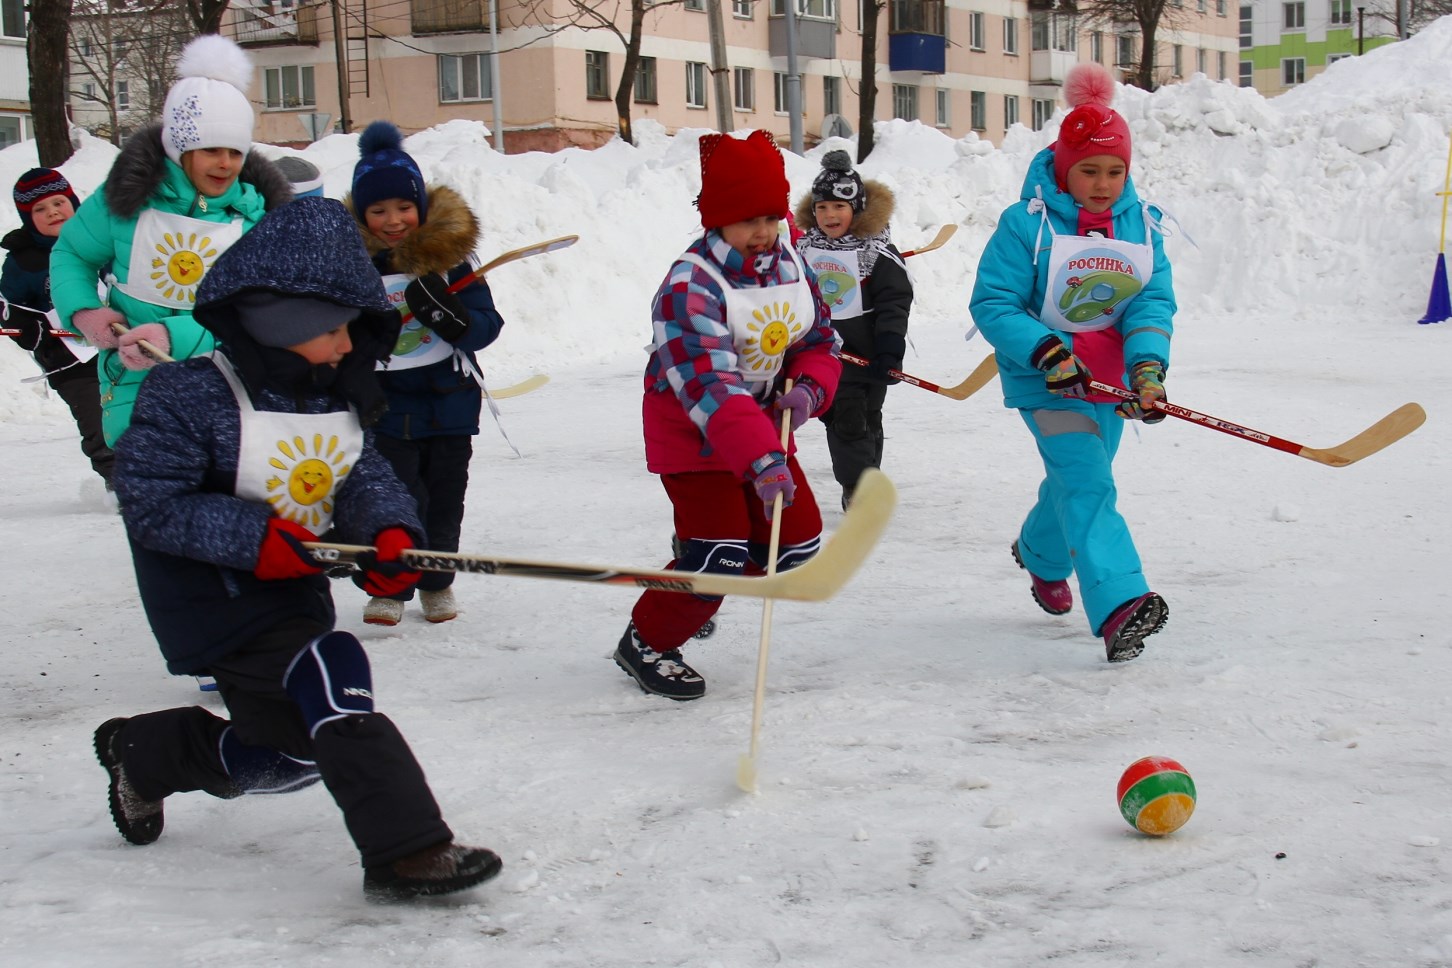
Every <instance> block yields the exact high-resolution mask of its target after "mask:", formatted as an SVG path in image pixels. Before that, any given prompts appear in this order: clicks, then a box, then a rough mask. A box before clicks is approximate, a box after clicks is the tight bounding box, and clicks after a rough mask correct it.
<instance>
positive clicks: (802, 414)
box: [771, 379, 826, 504]
mask: <svg viewBox="0 0 1452 968" xmlns="http://www.w3.org/2000/svg"><path fill="white" fill-rule="evenodd" d="M825 396H826V394H824V393H823V392H822V388H821V387H819V386H817V385H816V384H815V383H813V382H812V381H810V380H806V379H804V380H802V381H800V382H799V383H797V385H796V386H794V387H792V388H791V389H790V390H788V391H787V392H786V393H783V394H782V395H781V396H779V397H777V398H776V403H775V404H774V405H773V406H772V408H771V409H772V412H773V413H775V414H776V415H777V416H778V417H780V416H781V412H782V411H783V410H790V411H791V412H792V416H791V420H792V432H793V433H795V432H796V431H797V429H798V428H799V427H801V425H802V424H804V423H806V422H807V420H808V419H810V418H811V416H812V414H813V412H815V411H816V409H817V408H818V407H820V406H821V405H822V398H823V397H825ZM787 503H788V504H790V503H791V501H790V500H788V501H787Z"/></svg>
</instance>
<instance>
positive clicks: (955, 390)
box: [842, 353, 998, 400]
mask: <svg viewBox="0 0 1452 968" xmlns="http://www.w3.org/2000/svg"><path fill="white" fill-rule="evenodd" d="M842 361H843V362H844V363H851V364H853V365H854V366H869V365H870V363H869V362H868V361H867V360H866V359H864V358H862V357H860V356H857V355H855V354H853V353H843V354H842ZM887 373H888V375H889V376H891V377H892V378H893V379H896V380H901V381H902V382H903V383H906V384H908V385H909V386H915V387H921V388H922V389H924V390H928V391H931V392H933V393H941V394H942V395H943V396H945V397H948V398H949V399H952V400H967V399H968V398H969V397H971V396H973V394H975V393H977V392H978V391H979V390H982V389H983V388H984V387H986V386H988V384H990V383H992V382H993V378H994V377H995V376H997V375H998V359H997V358H996V357H993V356H989V357H985V358H984V360H983V362H982V363H979V364H978V366H976V367H975V368H974V369H973V372H972V373H970V374H968V378H967V379H965V380H964V381H963V382H962V383H959V384H958V385H957V386H952V387H940V386H938V385H937V384H936V383H933V382H931V381H929V380H924V379H923V378H922V377H917V376H913V375H912V374H911V373H904V372H903V371H902V370H888V371H887Z"/></svg>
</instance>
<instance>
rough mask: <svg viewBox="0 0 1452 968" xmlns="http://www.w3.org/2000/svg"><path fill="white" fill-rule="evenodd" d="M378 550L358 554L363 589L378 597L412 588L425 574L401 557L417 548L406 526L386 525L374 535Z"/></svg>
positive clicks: (388, 595)
mask: <svg viewBox="0 0 1452 968" xmlns="http://www.w3.org/2000/svg"><path fill="white" fill-rule="evenodd" d="M373 546H374V548H375V549H376V550H374V551H371V552H367V553H365V554H361V555H359V556H358V565H359V567H361V568H362V569H363V581H362V585H363V590H364V591H365V592H367V593H368V594H370V595H372V596H374V597H376V598H392V597H393V596H394V595H399V594H402V593H403V592H406V591H408V590H409V589H410V588H412V587H413V586H414V585H417V584H418V580H419V579H420V578H422V577H423V574H422V573H421V572H417V571H410V570H409V567H408V566H407V565H405V564H403V563H402V561H401V560H400V558H401V556H402V554H403V552H405V551H409V550H411V549H412V548H413V539H412V538H410V537H409V536H408V532H407V531H405V530H403V529H402V528H384V529H383V530H382V531H380V532H378V537H376V538H374V539H373Z"/></svg>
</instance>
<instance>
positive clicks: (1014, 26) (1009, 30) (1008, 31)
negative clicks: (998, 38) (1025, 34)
mask: <svg viewBox="0 0 1452 968" xmlns="http://www.w3.org/2000/svg"><path fill="white" fill-rule="evenodd" d="M1003 52H1004V53H1005V54H1017V53H1018V19H1017V18H1015V17H1004V18H1003Z"/></svg>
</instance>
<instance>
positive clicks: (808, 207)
mask: <svg viewBox="0 0 1452 968" xmlns="http://www.w3.org/2000/svg"><path fill="white" fill-rule="evenodd" d="M862 187H863V188H864V189H866V191H867V206H866V207H865V208H863V209H862V211H861V212H859V213H858V215H857V217H856V218H854V219H853V220H852V234H853V235H854V236H856V237H857V238H859V239H870V238H872V237H873V236H874V235H877V234H878V233H879V232H881V231H883V230H884V229H886V228H887V223H888V222H890V221H892V213H893V209H894V208H895V207H896V205H897V197H896V196H895V195H893V193H892V189H891V188H888V187H887V186H886V185H884V184H883V183H882V182H880V181H872V180H870V179H868V180H864V181H863V182H862ZM814 205H815V202H813V200H812V193H811V192H810V191H809V192H807V193H806V194H805V195H803V196H802V197H801V198H800V199H798V201H797V207H796V210H795V212H793V220H794V221H795V222H796V223H797V228H799V229H801V230H802V231H803V232H810V231H811V230H812V229H814V228H816V227H817V214H816V210H815V208H814Z"/></svg>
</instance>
